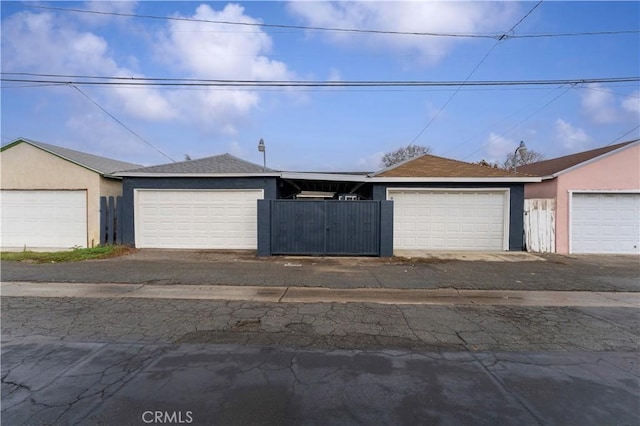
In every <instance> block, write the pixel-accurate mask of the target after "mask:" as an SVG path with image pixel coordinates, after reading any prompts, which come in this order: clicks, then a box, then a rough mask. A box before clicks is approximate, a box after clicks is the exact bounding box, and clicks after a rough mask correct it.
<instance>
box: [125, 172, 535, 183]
mask: <svg viewBox="0 0 640 426" xmlns="http://www.w3.org/2000/svg"><path fill="white" fill-rule="evenodd" d="M113 176H116V177H152V178H154V177H166V178H182V177H199V178H208V177H211V178H219V177H231V178H235V177H254V178H255V177H279V178H282V179H290V180H291V179H299V180H326V181H341V182H362V183H367V182H371V183H394V182H395V183H409V182H416V183H456V182H458V183H537V182H541V181H542V178H541V177H537V176H513V177H508V176H505V177H446V176H443V177H369V176H367V175H364V174H362V175H357V174H356V175H352V174H343V173H305V172H281V173H144V172H118V173H114V174H113Z"/></svg>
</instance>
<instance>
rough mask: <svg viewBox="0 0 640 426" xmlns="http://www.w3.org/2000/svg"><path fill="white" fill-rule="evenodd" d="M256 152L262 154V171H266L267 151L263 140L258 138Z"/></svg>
mask: <svg viewBox="0 0 640 426" xmlns="http://www.w3.org/2000/svg"><path fill="white" fill-rule="evenodd" d="M258 151H260V152H261V153H262V161H263V168H264V171H265V172H266V171H267V149H266V147H265V145H264V140H262V138H260V142H258Z"/></svg>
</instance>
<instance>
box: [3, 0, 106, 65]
mask: <svg viewBox="0 0 640 426" xmlns="http://www.w3.org/2000/svg"><path fill="white" fill-rule="evenodd" d="M68 24H69V23H68V22H64V21H63V20H61V19H58V17H57V16H55V15H54V14H52V13H48V12H45V13H30V12H20V13H16V14H15V15H13V16H11V17H9V18H7V19H5V20H4V21H3V29H2V50H3V52H2V53H3V54H2V59H3V71H4V72H10V71H21V72H24V71H31V72H47V73H50V74H63V73H64V74H77V73H88V74H100V75H109V74H112V73H115V72H116V71H117V70H118V67H117V65H116V63H115V61H114V60H113V59H112V58H110V57H109V56H108V55H107V48H108V45H107V42H106V41H105V40H104V39H103V38H102V37H99V36H97V35H95V34H93V33H91V32H87V31H79V30H76V29H75V28H73V27H72V26H71V25H68Z"/></svg>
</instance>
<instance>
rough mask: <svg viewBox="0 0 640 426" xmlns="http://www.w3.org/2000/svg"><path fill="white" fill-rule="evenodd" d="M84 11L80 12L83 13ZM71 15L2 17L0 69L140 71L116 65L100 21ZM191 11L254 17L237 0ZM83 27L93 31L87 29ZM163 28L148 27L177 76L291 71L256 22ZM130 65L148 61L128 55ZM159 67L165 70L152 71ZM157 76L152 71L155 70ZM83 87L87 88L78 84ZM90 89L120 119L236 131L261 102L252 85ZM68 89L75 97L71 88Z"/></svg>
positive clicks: (251, 76)
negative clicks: (253, 25) (272, 53)
mask: <svg viewBox="0 0 640 426" xmlns="http://www.w3.org/2000/svg"><path fill="white" fill-rule="evenodd" d="M88 7H89V8H91V9H99V10H102V11H107V12H108V11H115V12H122V13H129V12H132V11H133V10H134V7H135V3H131V2H128V3H126V4H125V3H123V2H112V3H102V2H95V3H94V2H91V3H89V5H88ZM83 16H84V15H83ZM88 16H89V18H87V19H79V18H76V17H74V18H73V19H75V20H69V19H67V17H66V16H65V15H57V14H55V13H52V12H43V13H31V12H20V13H17V14H15V15H13V16H10V17H7V18H6V19H5V20H4V21H3V28H2V49H3V55H2V56H3V71H5V72H7V71H20V72H24V71H27V72H34V73H38V72H39V73H48V74H83V75H100V76H118V77H123V76H124V77H130V76H136V77H144V74H143V73H141V72H134V71H132V70H130V69H128V68H127V67H126V66H123V65H121V64H118V62H117V60H116V59H115V58H117V57H118V56H117V53H118V51H117V49H118V46H117V45H116V44H114V45H110V44H109V39H107V38H105V37H106V35H105V37H102V36H100V35H98V34H96V33H95V32H92V31H95V28H97V26H99V25H101V24H94V23H93V19H92V18H91V17H92V15H88ZM96 16H98V15H96ZM187 17H189V18H195V19H203V20H226V21H236V22H246V23H257V22H259V21H258V20H256V19H254V18H251V17H249V16H247V15H245V14H244V9H243V8H242V7H241V6H238V5H233V4H229V5H227V6H226V7H224V9H222V10H220V11H216V10H214V9H212V8H211V7H210V6H208V5H201V6H199V7H198V8H197V9H196V11H195V13H194V14H192V15H190V16H187ZM87 28H89V29H91V30H92V31H88V30H86V29H87ZM165 28H166V30H165V31H164V32H163V33H155V34H152V36H151V37H152V39H153V43H155V45H154V46H153V49H154V51H156V52H157V55H156V56H157V57H159V58H161V59H162V61H164V62H165V63H166V64H169V65H170V66H171V67H172V68H173V69H174V70H175V71H176V72H177V73H178V74H180V75H181V76H185V75H186V76H189V77H192V78H208V79H229V80H280V79H282V80H286V79H292V78H295V75H294V73H292V72H291V71H290V70H289V69H288V68H287V66H286V64H284V63H282V62H279V61H275V60H271V59H270V58H269V57H268V56H267V55H268V53H269V51H270V49H271V45H272V40H271V38H270V37H269V35H268V34H267V33H265V32H264V31H262V30H260V29H258V28H251V29H238V28H237V27H235V26H234V27H232V28H230V27H229V26H228V25H226V26H225V25H215V24H208V23H204V22H200V23H194V22H183V21H170V22H169V23H168V24H167V26H166V27H165ZM105 34H110V33H107V32H105ZM122 60H123V61H126V63H127V64H136V63H137V64H140V63H142V65H143V66H144V65H147V64H145V63H143V62H141V61H138V58H136V57H133V56H132V55H131V54H128V55H125V56H123V58H122ZM155 72H156V75H157V73H163V72H166V71H163V70H160V71H155ZM156 75H154V76H156ZM83 90H84V89H83ZM86 92H88V94H90V96H91V97H92V98H94V99H95V100H96V101H97V102H98V103H100V104H101V105H103V106H104V107H105V108H106V109H107V110H109V111H111V112H112V113H113V114H114V115H116V116H117V117H118V118H121V119H123V120H124V121H125V122H126V121H127V120H126V119H127V117H135V118H140V119H143V120H147V121H155V122H163V121H167V120H178V121H181V122H183V123H187V124H193V123H196V124H197V125H198V127H199V128H200V129H201V130H205V131H208V132H218V133H223V134H234V133H236V132H237V129H238V126H239V125H241V124H243V123H244V122H245V121H246V120H247V118H248V117H250V113H251V112H252V111H253V110H254V109H255V108H257V107H258V106H259V103H260V95H259V93H258V92H255V91H251V90H249V89H239V90H232V89H211V90H206V89H205V90H178V89H170V90H159V89H156V88H150V87H137V88H132V87H115V88H114V87H111V88H108V89H104V88H103V89H90V90H88V91H86ZM69 96H78V95H77V94H72V92H71V91H69Z"/></svg>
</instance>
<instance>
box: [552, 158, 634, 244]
mask: <svg viewBox="0 0 640 426" xmlns="http://www.w3.org/2000/svg"><path fill="white" fill-rule="evenodd" d="M557 188H558V189H557V200H556V206H557V207H556V208H557V211H556V251H557V252H558V253H563V254H567V253H569V191H576V190H585V191H598V190H600V191H638V190H640V145H635V146H632V147H630V148H627V149H623V150H622V151H620V152H618V153H615V154H612V155H609V156H606V157H604V158H601V159H600V160H598V161H594V162H592V163H590V164H586V165H584V166H582V167H577V168H576V169H574V170H571V171H569V172H566V173H563V174H561V175H560V176H558V178H557Z"/></svg>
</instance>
